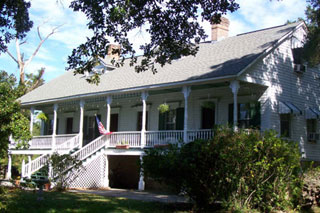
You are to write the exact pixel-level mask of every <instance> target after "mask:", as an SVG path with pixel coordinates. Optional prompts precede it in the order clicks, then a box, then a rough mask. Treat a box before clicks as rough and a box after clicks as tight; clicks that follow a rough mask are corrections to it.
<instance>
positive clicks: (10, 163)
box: [6, 153, 12, 180]
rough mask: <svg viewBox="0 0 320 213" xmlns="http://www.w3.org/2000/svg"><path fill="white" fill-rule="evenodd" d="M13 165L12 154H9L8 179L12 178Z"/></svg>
mask: <svg viewBox="0 0 320 213" xmlns="http://www.w3.org/2000/svg"><path fill="white" fill-rule="evenodd" d="M11 167H12V155H11V154H10V153H9V154H8V170H7V177H6V179H7V180H10V179H11Z"/></svg>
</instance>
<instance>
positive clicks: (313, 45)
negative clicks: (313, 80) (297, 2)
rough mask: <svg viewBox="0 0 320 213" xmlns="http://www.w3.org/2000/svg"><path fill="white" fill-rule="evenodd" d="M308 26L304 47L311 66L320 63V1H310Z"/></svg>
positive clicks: (307, 12)
mask: <svg viewBox="0 0 320 213" xmlns="http://www.w3.org/2000/svg"><path fill="white" fill-rule="evenodd" d="M307 2H308V3H309V5H308V6H307V9H306V17H307V20H306V24H307V26H308V30H309V32H308V36H307V41H306V43H305V45H304V56H305V59H306V60H307V61H308V62H309V63H310V64H311V65H316V64H319V63H320V1H319V0H308V1H307Z"/></svg>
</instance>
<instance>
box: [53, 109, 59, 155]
mask: <svg viewBox="0 0 320 213" xmlns="http://www.w3.org/2000/svg"><path fill="white" fill-rule="evenodd" d="M57 111H58V104H54V106H53V131H52V151H54V150H55V148H56V135H57V117H58V114H57Z"/></svg>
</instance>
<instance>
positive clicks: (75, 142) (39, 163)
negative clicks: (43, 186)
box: [21, 135, 80, 177]
mask: <svg viewBox="0 0 320 213" xmlns="http://www.w3.org/2000/svg"><path fill="white" fill-rule="evenodd" d="M65 138H66V137H65ZM68 138H69V137H68ZM79 138H80V137H79V135H73V137H72V138H70V139H69V140H67V141H65V142H64V143H61V144H60V145H58V146H56V148H55V150H56V151H58V153H59V152H60V153H61V152H64V153H65V152H69V151H70V150H72V149H74V148H76V147H78V146H79V145H80V144H79V141H80V140H79ZM53 151H54V150H53ZM48 159H49V155H48V154H45V155H41V156H39V157H37V158H36V159H34V160H32V161H31V162H28V163H27V164H24V165H22V168H21V170H22V176H23V177H24V176H30V175H31V174H32V173H34V172H36V171H38V170H39V169H41V168H42V167H44V166H45V165H46V164H47V163H48Z"/></svg>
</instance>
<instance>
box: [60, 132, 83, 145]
mask: <svg viewBox="0 0 320 213" xmlns="http://www.w3.org/2000/svg"><path fill="white" fill-rule="evenodd" d="M77 135H79V134H63V135H56V136H55V139H56V147H58V146H60V145H62V144H63V143H65V142H66V141H69V140H70V139H72V138H74V137H75V136H77Z"/></svg>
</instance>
